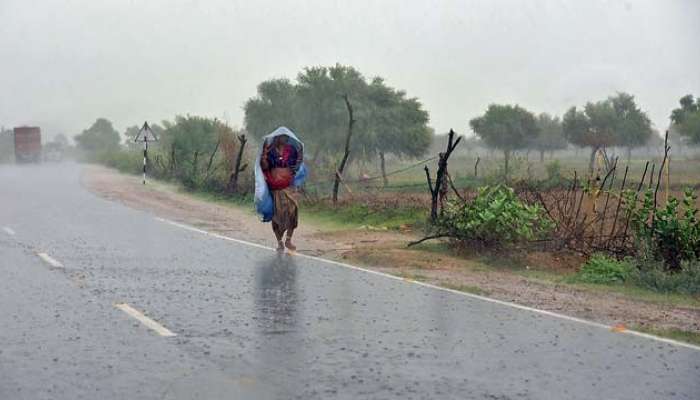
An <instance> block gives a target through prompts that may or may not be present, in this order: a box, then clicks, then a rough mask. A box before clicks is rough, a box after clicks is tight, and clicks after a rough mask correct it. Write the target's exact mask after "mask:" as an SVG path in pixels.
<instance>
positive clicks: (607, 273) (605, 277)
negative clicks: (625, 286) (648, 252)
mask: <svg viewBox="0 0 700 400" xmlns="http://www.w3.org/2000/svg"><path fill="white" fill-rule="evenodd" d="M634 271H635V266H634V265H633V264H632V262H630V261H629V260H623V261H619V260H616V259H614V258H612V257H608V256H606V255H605V254H594V255H593V256H592V257H591V258H590V259H589V260H588V261H586V263H585V264H583V266H582V267H581V270H580V271H579V272H578V273H577V274H576V275H574V277H573V279H572V280H573V281H575V282H583V283H597V284H610V283H624V282H625V281H627V280H628V278H629V277H630V276H631V275H632V274H633V273H634Z"/></svg>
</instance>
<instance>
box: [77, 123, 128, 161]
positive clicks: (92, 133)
mask: <svg viewBox="0 0 700 400" xmlns="http://www.w3.org/2000/svg"><path fill="white" fill-rule="evenodd" d="M75 142H76V143H77V144H78V147H79V148H80V149H82V150H84V151H86V152H88V153H93V154H94V153H97V152H101V151H113V150H115V149H118V148H119V142H120V138H119V132H117V131H116V129H114V127H113V126H112V122H110V121H109V120H108V119H106V118H98V119H97V120H96V121H95V122H94V123H93V124H92V125H91V126H90V127H89V128H88V129H85V130H84V131H83V132H82V133H80V134H79V135H76V136H75Z"/></svg>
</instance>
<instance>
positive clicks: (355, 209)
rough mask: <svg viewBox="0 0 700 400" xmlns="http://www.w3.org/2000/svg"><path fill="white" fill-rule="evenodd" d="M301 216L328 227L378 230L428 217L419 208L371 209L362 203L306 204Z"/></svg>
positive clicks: (416, 222) (412, 224)
mask: <svg viewBox="0 0 700 400" xmlns="http://www.w3.org/2000/svg"><path fill="white" fill-rule="evenodd" d="M300 210H301V216H302V217H303V218H308V219H309V220H310V221H312V222H316V223H320V224H321V225H324V226H326V227H329V226H330V227H337V228H354V229H356V228H360V227H367V228H369V229H377V230H392V229H399V228H401V227H402V226H412V227H416V226H418V225H421V224H422V223H423V222H424V221H425V219H426V217H427V213H426V210H421V209H417V208H385V209H381V210H375V209H371V208H370V207H368V206H366V205H362V204H357V205H343V206H338V207H333V206H331V205H304V204H302V205H301V206H300Z"/></svg>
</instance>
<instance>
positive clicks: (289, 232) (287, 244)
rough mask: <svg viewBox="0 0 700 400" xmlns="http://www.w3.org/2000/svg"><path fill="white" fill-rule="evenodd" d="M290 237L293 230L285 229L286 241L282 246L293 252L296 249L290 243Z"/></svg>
mask: <svg viewBox="0 0 700 400" xmlns="http://www.w3.org/2000/svg"><path fill="white" fill-rule="evenodd" d="M292 235H294V228H290V229H287V240H285V241H284V245H285V246H286V247H287V248H288V249H289V250H292V251H294V250H296V249H297V246H295V245H294V244H293V243H292Z"/></svg>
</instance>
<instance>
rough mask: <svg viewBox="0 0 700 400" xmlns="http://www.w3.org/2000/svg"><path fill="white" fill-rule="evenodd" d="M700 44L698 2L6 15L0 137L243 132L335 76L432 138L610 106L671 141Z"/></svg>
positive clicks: (100, 8)
mask: <svg viewBox="0 0 700 400" xmlns="http://www.w3.org/2000/svg"><path fill="white" fill-rule="evenodd" d="M699 37H700V2H698V1H694V0H686V1H683V0H670V1H652V0H650V1H626V2H625V1H603V0H592V1H585V2H584V1H574V0H572V1H537V2H534V1H533V2H524V1H516V0H513V1H492V0H484V1H410V2H409V1H393V0H392V1H352V2H350V1H346V2H339V1H327V0H325V1H324V0H305V1H295V2H286V1H231V0H225V1H224V0H208V1H204V0H202V1H166V0H149V1H124V0H115V1H88V0H81V1H67V0H66V1H51V0H44V1H37V2H29V1H24V0H0V90H1V91H2V93H1V94H0V125H4V126H5V127H12V126H17V125H22V124H28V125H38V126H41V127H42V130H43V131H44V132H45V134H46V135H47V136H49V137H51V136H53V135H55V134H57V133H65V134H67V135H71V136H72V135H74V134H76V133H79V132H80V131H81V130H82V129H85V128H86V127H87V126H89V125H90V124H91V123H92V122H93V121H94V120H95V119H96V118H98V117H106V118H109V119H110V120H112V121H113V122H114V124H115V126H116V127H117V128H118V129H119V130H123V129H124V128H125V127H126V126H129V125H137V124H141V123H143V121H144V120H149V121H153V122H159V121H160V120H162V119H171V118H172V117H174V116H175V115H176V114H187V113H190V114H198V115H206V116H211V117H218V118H220V119H224V120H226V121H227V122H229V123H230V124H231V125H233V126H239V127H240V126H241V125H242V121H243V110H242V106H243V103H244V102H245V100H246V99H248V98H249V97H251V96H254V95H255V87H256V85H257V84H258V83H260V82H261V81H263V80H266V79H269V78H274V77H288V78H291V79H293V78H294V77H295V76H296V74H297V73H298V72H299V71H300V70H301V69H302V68H303V67H305V66H311V65H332V64H335V63H341V64H347V65H352V66H354V67H356V68H358V69H359V70H360V71H362V72H363V73H364V74H366V75H367V76H370V77H371V76H375V75H379V76H382V77H384V78H386V80H387V82H388V84H389V85H391V86H394V87H397V88H400V89H404V90H406V91H407V92H408V94H409V95H410V96H415V97H418V98H420V100H421V101H422V102H423V104H424V105H425V108H426V109H427V110H428V111H429V112H430V116H431V125H432V126H433V127H434V128H435V130H436V132H438V133H441V132H444V131H447V130H448V129H450V128H454V129H455V130H457V131H458V132H460V133H466V132H469V129H468V121H469V119H470V118H472V117H474V116H476V115H478V114H480V113H483V112H484V110H485V109H486V107H487V105H488V104H489V103H494V102H497V103H518V104H520V105H522V106H524V107H526V108H528V109H529V110H532V111H533V112H537V113H539V112H543V111H546V112H549V113H553V114H562V113H563V112H564V111H565V110H566V109H567V108H568V107H570V106H572V105H582V104H584V103H585V102H586V101H591V100H593V101H596V100H601V99H604V98H605V97H607V96H608V95H611V94H614V93H615V92H616V91H626V92H629V93H631V94H633V95H635V96H636V97H637V101H638V104H640V105H641V107H642V108H643V109H644V110H645V111H647V112H648V113H649V116H650V117H651V119H652V121H653V123H654V124H655V126H656V128H657V129H659V130H663V129H665V128H666V127H667V125H668V116H669V113H670V111H671V109H672V108H674V107H676V105H677V102H678V99H679V98H680V97H681V96H682V95H684V94H688V93H693V94H695V95H700V68H699V66H700V51H698V48H699V47H698V38H699Z"/></svg>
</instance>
